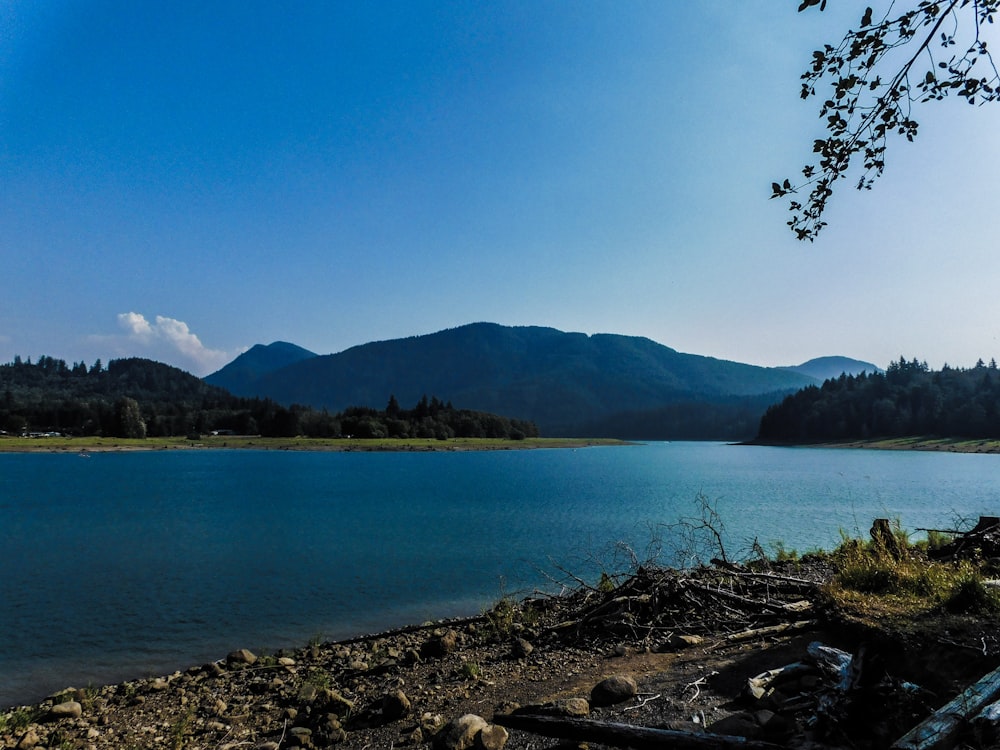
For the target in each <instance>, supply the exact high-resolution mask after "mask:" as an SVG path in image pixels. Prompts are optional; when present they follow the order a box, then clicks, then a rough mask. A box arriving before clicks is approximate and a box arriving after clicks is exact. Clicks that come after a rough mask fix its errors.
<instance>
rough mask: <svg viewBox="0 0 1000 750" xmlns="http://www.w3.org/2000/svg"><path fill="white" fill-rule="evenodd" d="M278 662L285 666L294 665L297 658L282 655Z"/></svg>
mask: <svg viewBox="0 0 1000 750" xmlns="http://www.w3.org/2000/svg"><path fill="white" fill-rule="evenodd" d="M278 664H280V665H281V666H283V667H294V666H295V659H293V658H291V657H290V656H282V657H280V658H279V659H278Z"/></svg>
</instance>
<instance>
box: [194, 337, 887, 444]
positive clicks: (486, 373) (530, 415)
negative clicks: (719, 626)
mask: <svg viewBox="0 0 1000 750" xmlns="http://www.w3.org/2000/svg"><path fill="white" fill-rule="evenodd" d="M863 370H867V371H869V372H874V371H877V370H878V368H877V367H876V366H875V365H872V364H870V363H867V362H859V361H857V360H851V359H847V358H844V357H836V358H833V357H830V358H823V359H822V360H812V361H810V362H807V363H805V364H803V365H799V366H796V367H789V368H767V367H757V366H754V365H747V364H742V363H738V362H730V361H725V360H719V359H714V358H712V357H704V356H699V355H695V354H683V353H680V352H677V351H675V350H673V349H671V348H669V347H667V346H663V345H662V344H658V343H656V342H654V341H651V340H650V339H647V338H641V337H634V336H622V335H616V334H595V335H590V336H588V335H587V334H582V333H564V332H562V331H558V330H556V329H553V328H542V327H534V326H531V327H507V326H501V325H497V324H494V323H472V324H469V325H465V326H461V327H458V328H453V329H448V330H444V331H439V332H437V333H432V334H428V335H423V336H413V337H410V338H405V339H396V340H391V341H379V342H373V343H369V344H363V345H360V346H355V347H352V348H350V349H347V350H345V351H343V352H340V353H337V354H328V355H318V354H315V353H313V352H310V351H308V350H306V349H303V348H301V347H298V346H295V345H294V344H289V343H285V342H276V343H274V344H271V345H268V346H263V345H257V346H254V347H253V348H252V349H250V350H248V351H247V352H245V353H244V354H242V355H240V356H239V357H237V358H236V359H235V360H234V361H233V362H231V363H230V364H228V365H226V366H225V367H223V368H222V369H221V370H219V371H217V372H215V373H213V374H211V375H209V376H208V377H206V378H205V381H206V382H208V383H210V384H212V385H217V386H220V387H222V388H225V389H227V390H229V391H230V392H232V393H233V394H236V395H239V396H260V397H267V398H271V399H273V400H275V401H277V402H279V403H282V404H286V405H288V404H293V403H297V404H303V405H308V406H312V407H316V408H325V409H329V410H330V411H341V410H343V409H345V408H347V407H350V406H373V407H376V408H381V407H383V406H384V405H385V404H386V402H387V401H388V399H389V396H390V395H394V396H395V397H396V398H397V400H398V401H399V403H401V404H403V405H404V406H405V405H413V404H415V403H416V402H417V401H418V400H419V399H420V398H421V397H422V396H424V395H428V396H436V397H438V398H440V399H442V400H445V401H450V402H452V403H453V404H454V405H455V406H456V407H459V408H467V409H476V410H481V411H488V412H492V413H495V414H502V415H504V416H508V417H513V418H518V419H525V420H530V421H533V422H535V423H536V424H537V425H538V427H539V429H540V430H541V432H542V434H543V435H549V436H560V435H588V436H593V437H598V436H603V435H609V436H615V437H632V438H647V439H652V438H661V439H663V438H672V439H679V438H723V439H731V438H733V437H736V436H747V437H752V436H753V435H755V434H756V430H757V424H758V422H759V419H760V416H761V414H763V412H764V410H765V409H766V408H767V406H769V405H770V404H772V403H775V402H777V401H780V400H781V398H782V397H783V396H785V395H787V394H788V393H791V392H793V391H796V390H798V389H800V388H802V387H804V386H807V385H816V384H818V383H820V382H822V381H823V380H825V379H826V378H827V377H836V376H838V375H839V374H840V373H841V372H845V371H846V372H848V373H849V374H854V373H857V372H861V371H863Z"/></svg>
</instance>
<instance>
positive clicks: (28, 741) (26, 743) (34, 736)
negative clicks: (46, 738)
mask: <svg viewBox="0 0 1000 750" xmlns="http://www.w3.org/2000/svg"><path fill="white" fill-rule="evenodd" d="M39 742H41V739H40V738H39V736H38V732H36V731H35V730H34V729H29V730H28V731H27V732H25V733H24V734H22V735H21V739H20V740H19V741H18V743H17V745H15V747H16V749H17V750H29V749H30V748H33V747H35V745H37V744H38V743H39Z"/></svg>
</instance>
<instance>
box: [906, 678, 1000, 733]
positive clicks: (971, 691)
mask: <svg viewBox="0 0 1000 750" xmlns="http://www.w3.org/2000/svg"><path fill="white" fill-rule="evenodd" d="M998 697H1000V668H998V669H994V670H993V671H992V672H990V673H989V674H988V675H986V676H985V677H983V678H982V679H981V680H979V682H977V683H976V684H974V685H972V686H971V687H969V688H967V689H966V690H965V691H964V692H962V693H960V694H959V695H958V696H956V697H955V698H954V699H952V700H951V701H949V702H948V703H946V704H945V705H943V706H941V708H939V709H938V710H937V711H935V712H934V713H933V714H931V715H930V716H929V717H928V718H927V719H925V720H924V721H923V722H922V723H920V724H918V725H917V726H915V727H914V728H913V729H911V730H910V731H909V732H907V733H906V734H905V735H903V736H902V737H900V738H899V739H898V740H896V742H895V743H894V744H893V745H892V750H938V749H939V748H945V747H951V745H952V741H953V740H954V738H955V735H957V734H958V733H959V732H960V731H961V730H962V729H963V728H964V727H965V725H966V724H967V723H968V722H969V721H971V720H972V718H973V717H974V716H975V715H976V714H978V713H979V712H980V711H982V710H983V708H984V707H985V706H987V705H988V704H990V703H992V702H994V701H995V700H996V699H997V698H998Z"/></svg>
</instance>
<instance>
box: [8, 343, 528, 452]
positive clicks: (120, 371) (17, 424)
mask: <svg viewBox="0 0 1000 750" xmlns="http://www.w3.org/2000/svg"><path fill="white" fill-rule="evenodd" d="M0 393H2V394H3V401H2V402H0V430H3V431H4V432H6V433H7V434H10V435H27V434H31V433H48V432H57V433H61V434H65V435H73V436H90V435H99V436H106V437H122V438H144V437H170V436H183V435H187V436H196V435H197V436H200V435H202V434H208V433H211V432H216V431H221V432H227V433H233V434H241V435H262V436H265V437H297V436H303V437H326V438H338V437H356V438H406V437H415V438H437V439H447V438H452V437H484V438H500V439H512V440H519V439H524V438H526V437H537V436H538V428H537V427H536V426H535V425H534V423H532V422H527V421H524V420H518V419H508V418H507V417H502V416H498V415H495V414H488V413H485V412H477V411H471V410H468V409H456V408H455V407H454V406H452V404H451V403H450V402H448V403H445V402H442V401H441V400H439V399H438V398H436V397H432V398H430V399H428V398H427V396H424V397H423V398H421V399H420V401H419V402H418V403H417V404H416V405H415V406H414V408H412V409H403V408H402V407H400V405H399V403H398V402H397V401H396V398H395V397H394V396H390V398H389V402H388V404H387V405H386V408H385V409H382V410H378V409H374V408H370V407H363V406H358V407H351V408H349V409H345V410H344V411H343V412H339V413H336V414H331V413H329V412H327V411H326V410H316V409H312V408H310V407H306V406H301V405H297V404H292V405H291V406H288V407H286V406H283V405H281V404H278V403H276V402H274V401H272V400H270V399H261V398H241V397H237V396H233V395H232V394H231V393H229V392H228V391H226V390H224V389H222V388H217V387H215V386H210V385H208V384H207V383H205V382H204V381H202V380H200V379H199V378H196V377H195V376H193V375H191V374H190V373H187V372H185V371H183V370H180V369H178V368H176V367H171V366H169V365H165V364H162V363H160V362H153V361H152V360H148V359H140V358H128V359H113V360H111V361H110V362H108V363H107V365H106V366H105V365H104V364H103V363H102V362H101V361H100V360H97V361H96V362H95V363H94V364H93V365H90V366H88V365H87V364H86V363H84V362H77V363H73V364H72V365H68V364H67V363H66V362H65V361H64V360H61V359H55V358H53V357H48V356H42V357H39V358H38V360H37V362H35V363H32V362H31V359H30V358H29V359H27V360H26V361H23V360H22V359H21V358H20V357H15V358H14V361H13V362H10V363H7V364H3V365H0Z"/></svg>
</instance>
